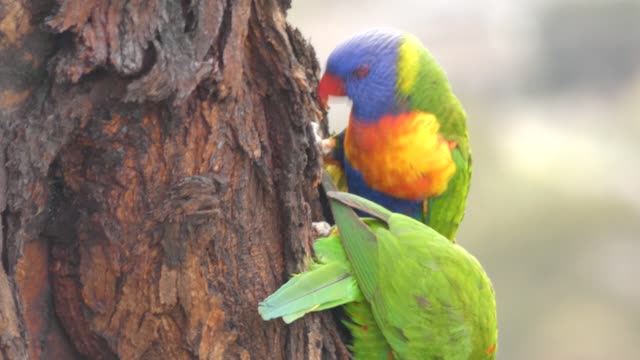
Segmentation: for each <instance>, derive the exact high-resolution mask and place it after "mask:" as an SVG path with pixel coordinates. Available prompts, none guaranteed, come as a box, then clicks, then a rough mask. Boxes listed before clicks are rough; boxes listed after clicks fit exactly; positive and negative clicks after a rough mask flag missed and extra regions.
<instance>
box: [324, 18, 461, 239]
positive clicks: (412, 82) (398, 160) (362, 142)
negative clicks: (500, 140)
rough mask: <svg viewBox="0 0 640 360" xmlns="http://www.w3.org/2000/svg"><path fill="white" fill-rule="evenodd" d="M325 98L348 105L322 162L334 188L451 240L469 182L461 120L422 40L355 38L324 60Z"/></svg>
mask: <svg viewBox="0 0 640 360" xmlns="http://www.w3.org/2000/svg"><path fill="white" fill-rule="evenodd" d="M329 96H347V97H349V99H351V101H352V102H353V105H352V108H351V115H350V118H349V124H348V126H347V128H346V130H345V131H344V132H342V133H340V134H338V135H336V136H334V137H333V138H331V139H329V140H328V141H329V142H330V143H331V147H333V151H332V152H331V154H330V156H328V157H326V158H325V162H326V163H327V164H328V166H326V168H327V170H328V171H329V173H330V174H332V176H333V177H334V180H335V181H336V183H337V184H338V185H339V187H340V189H341V190H344V191H347V190H348V191H349V192H351V193H354V194H356V195H360V196H362V197H364V198H367V199H369V200H372V201H374V202H376V203H378V204H380V205H382V206H384V207H386V208H388V209H390V210H391V211H394V212H400V213H403V214H406V215H409V216H411V217H414V218H416V219H418V220H420V221H423V222H424V223H426V224H427V225H429V226H431V227H432V228H433V229H435V230H436V231H438V232H440V233H441V234H442V235H444V236H446V237H447V238H449V239H451V240H453V239H454V237H455V233H456V231H457V229H458V225H459V224H460V222H461V221H462V217H463V215H464V208H465V203H466V198H467V194H468V191H469V184H470V178H471V151H470V148H469V138H468V135H467V126H466V114H465V112H464V110H463V108H462V106H461V105H460V102H459V101H458V99H457V98H456V96H455V95H454V94H453V92H452V91H451V87H450V86H449V82H448V81H447V78H446V75H445V73H444V72H443V70H442V68H441V67H440V66H439V65H438V63H437V62H436V60H435V59H434V58H433V57H432V56H431V54H430V53H429V52H428V51H427V50H426V49H425V48H424V46H423V45H422V44H421V43H420V41H419V40H418V39H417V38H416V37H414V36H412V35H410V34H406V33H402V32H399V31H395V30H388V29H375V30H369V31H366V32H363V33H360V34H357V35H355V36H354V37H352V38H351V39H349V40H347V41H346V42H345V43H343V44H342V45H340V46H338V47H337V48H336V49H335V50H334V51H333V52H332V53H331V55H330V56H329V60H328V61H327V67H326V72H325V74H324V76H323V77H322V79H321V80H320V84H319V86H318V98H319V100H320V103H321V104H322V105H323V106H325V107H326V104H327V101H328V98H329ZM343 176H344V178H343ZM345 180H346V181H345ZM345 183H346V184H345Z"/></svg>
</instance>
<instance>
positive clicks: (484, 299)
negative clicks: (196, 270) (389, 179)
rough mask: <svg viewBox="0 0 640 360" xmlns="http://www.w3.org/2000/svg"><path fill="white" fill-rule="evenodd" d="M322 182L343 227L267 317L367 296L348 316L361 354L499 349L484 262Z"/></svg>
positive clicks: (268, 303) (265, 307) (485, 353)
mask: <svg viewBox="0 0 640 360" xmlns="http://www.w3.org/2000/svg"><path fill="white" fill-rule="evenodd" d="M323 185H324V186H325V189H327V190H329V191H328V192H327V196H328V197H329V199H330V200H329V201H330V206H331V210H332V212H333V216H334V218H335V220H336V226H337V229H338V231H333V232H332V233H331V234H330V235H329V236H328V237H325V238H321V239H319V240H317V242H316V243H315V245H314V251H315V254H316V262H314V264H313V265H311V267H310V269H309V270H308V271H307V272H305V273H302V274H299V275H296V276H294V277H293V278H292V279H291V280H290V281H289V282H287V283H286V284H285V285H283V286H282V287H281V288H280V289H278V290H277V291H276V292H275V293H274V294H272V295H271V296H269V297H268V298H267V299H265V300H264V301H263V302H262V303H261V304H260V305H259V307H258V311H259V313H260V314H261V316H262V317H263V319H265V320H269V319H274V318H278V317H282V318H283V320H284V321H285V322H287V323H289V322H292V321H294V320H296V319H298V318H300V317H302V316H303V315H304V314H306V313H308V312H310V311H320V310H324V309H329V308H333V307H336V306H340V305H343V304H353V303H359V304H363V303H365V304H367V305H368V306H367V307H364V306H357V307H355V309H356V312H353V311H352V312H351V313H350V314H349V316H350V322H348V323H347V326H348V327H350V328H351V329H352V331H356V332H360V333H359V334H354V336H356V335H357V336H359V341H358V342H356V343H354V345H353V346H352V347H351V350H352V351H353V353H354V356H355V358H356V359H388V358H389V357H393V358H395V359H446V360H458V359H459V360H462V359H495V354H496V350H497V323H496V302H495V293H494V290H493V287H492V285H491V282H490V280H489V278H488V277H487V275H486V273H485V271H484V270H483V268H482V266H481V265H480V263H479V262H478V261H477V260H476V259H475V258H474V257H473V256H472V255H471V254H469V253H468V252H467V251H466V250H464V249H463V248H462V247H460V246H459V245H457V244H455V243H453V242H451V241H450V240H449V239H447V238H446V237H444V236H442V235H441V234H439V233H438V232H436V231H435V230H433V229H432V228H430V227H428V226H426V225H425V224H423V223H421V222H419V221H417V220H415V219H413V218H411V217H409V216H406V215H403V214H399V213H393V212H391V211H389V210H387V209H385V208H384V207H382V206H380V205H377V204H375V203H373V202H371V201H369V200H366V199H364V198H361V197H359V196H357V195H353V194H349V193H343V192H336V191H334V190H335V188H334V187H333V185H332V183H331V180H330V179H328V177H327V176H325V177H324V178H323ZM353 209H357V210H358V211H360V212H362V213H366V214H369V215H371V216H373V218H368V219H360V218H359V217H358V215H357V214H356V213H355V212H354V211H353ZM359 312H364V314H361V313H359ZM359 315H362V316H363V318H362V319H358V316H359ZM366 325H371V327H369V328H367V326H366Z"/></svg>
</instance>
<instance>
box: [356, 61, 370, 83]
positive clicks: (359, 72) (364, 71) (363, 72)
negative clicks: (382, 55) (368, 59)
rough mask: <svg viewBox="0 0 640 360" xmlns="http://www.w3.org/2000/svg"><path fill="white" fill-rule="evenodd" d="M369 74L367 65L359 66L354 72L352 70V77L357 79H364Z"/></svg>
mask: <svg viewBox="0 0 640 360" xmlns="http://www.w3.org/2000/svg"><path fill="white" fill-rule="evenodd" d="M368 74H369V65H365V64H362V65H359V66H358V67H357V68H356V69H355V70H353V76H354V77H355V78H357V79H364V78H365V77H367V75H368Z"/></svg>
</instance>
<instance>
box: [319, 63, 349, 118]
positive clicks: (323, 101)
mask: <svg viewBox="0 0 640 360" xmlns="http://www.w3.org/2000/svg"><path fill="white" fill-rule="evenodd" d="M345 95H346V92H345V90H344V81H342V79H340V78H339V77H337V76H335V75H332V74H330V73H328V72H325V73H324V75H323V76H322V79H320V84H319V85H318V102H319V103H320V106H322V108H323V109H324V110H327V108H328V107H329V96H345Z"/></svg>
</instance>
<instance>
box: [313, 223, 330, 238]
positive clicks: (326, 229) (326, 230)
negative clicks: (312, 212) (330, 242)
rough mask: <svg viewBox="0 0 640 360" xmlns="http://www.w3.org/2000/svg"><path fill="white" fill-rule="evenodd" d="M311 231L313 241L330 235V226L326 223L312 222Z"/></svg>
mask: <svg viewBox="0 0 640 360" xmlns="http://www.w3.org/2000/svg"><path fill="white" fill-rule="evenodd" d="M311 229H312V231H313V239H317V238H321V237H326V236H329V234H331V225H329V223H328V222H326V221H318V222H312V223H311Z"/></svg>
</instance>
